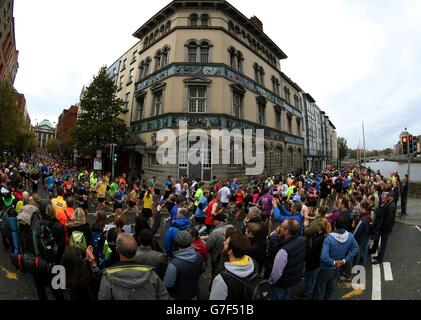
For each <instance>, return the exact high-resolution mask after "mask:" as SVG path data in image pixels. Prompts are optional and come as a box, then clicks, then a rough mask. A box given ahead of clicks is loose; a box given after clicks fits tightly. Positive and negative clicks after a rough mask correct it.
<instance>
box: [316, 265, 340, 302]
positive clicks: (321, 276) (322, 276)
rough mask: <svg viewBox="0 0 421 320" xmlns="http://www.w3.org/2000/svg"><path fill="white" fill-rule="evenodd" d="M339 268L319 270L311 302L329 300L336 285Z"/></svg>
mask: <svg viewBox="0 0 421 320" xmlns="http://www.w3.org/2000/svg"><path fill="white" fill-rule="evenodd" d="M338 275H339V268H335V269H329V270H320V271H319V273H318V275H317V280H316V285H315V286H314V291H313V297H312V298H313V300H329V299H330V297H331V296H332V292H333V290H334V288H335V285H336V280H337V278H338Z"/></svg>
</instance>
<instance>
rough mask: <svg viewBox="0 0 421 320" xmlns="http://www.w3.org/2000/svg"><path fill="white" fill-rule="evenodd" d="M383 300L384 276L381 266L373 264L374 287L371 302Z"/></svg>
mask: <svg viewBox="0 0 421 320" xmlns="http://www.w3.org/2000/svg"><path fill="white" fill-rule="evenodd" d="M381 299H382V274H381V269H380V264H373V287H372V296H371V300H381Z"/></svg>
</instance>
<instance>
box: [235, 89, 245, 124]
mask: <svg viewBox="0 0 421 320" xmlns="http://www.w3.org/2000/svg"><path fill="white" fill-rule="evenodd" d="M233 108H234V116H235V117H236V118H239V119H243V117H244V114H243V95H240V94H239V93H237V92H234V93H233Z"/></svg>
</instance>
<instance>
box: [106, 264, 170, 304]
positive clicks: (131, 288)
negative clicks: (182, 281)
mask: <svg viewBox="0 0 421 320" xmlns="http://www.w3.org/2000/svg"><path fill="white" fill-rule="evenodd" d="M98 299H99V300H168V299H169V295H168V292H167V290H166V289H165V286H164V285H163V283H162V281H161V279H159V277H158V275H157V274H156V273H155V272H154V271H153V270H152V268H150V267H145V266H141V265H137V264H135V263H133V262H120V263H119V264H117V265H116V266H114V267H111V268H108V269H105V271H104V272H103V275H102V280H101V287H100V289H99V294H98Z"/></svg>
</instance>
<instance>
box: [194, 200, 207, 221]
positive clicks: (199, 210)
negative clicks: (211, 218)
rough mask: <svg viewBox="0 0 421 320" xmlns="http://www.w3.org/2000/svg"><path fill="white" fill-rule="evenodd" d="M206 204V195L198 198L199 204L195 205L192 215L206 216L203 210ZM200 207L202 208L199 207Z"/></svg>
mask: <svg viewBox="0 0 421 320" xmlns="http://www.w3.org/2000/svg"><path fill="white" fill-rule="evenodd" d="M207 205H208V199H206V197H202V198H200V200H199V205H198V206H197V209H196V212H195V213H194V215H195V216H196V217H197V218H204V217H206V212H205V208H206V206H207ZM199 206H200V207H202V209H200V208H199Z"/></svg>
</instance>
